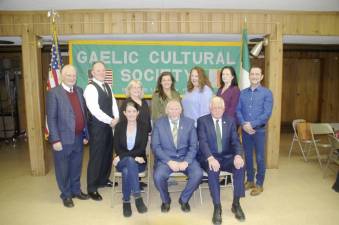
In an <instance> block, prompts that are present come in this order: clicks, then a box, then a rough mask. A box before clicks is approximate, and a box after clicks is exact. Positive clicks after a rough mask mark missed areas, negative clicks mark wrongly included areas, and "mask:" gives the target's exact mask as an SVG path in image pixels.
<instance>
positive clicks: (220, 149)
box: [215, 120, 222, 153]
mask: <svg viewBox="0 0 339 225" xmlns="http://www.w3.org/2000/svg"><path fill="white" fill-rule="evenodd" d="M215 133H216V135H217V145H218V153H221V152H222V143H221V132H220V126H219V120H216V121H215Z"/></svg>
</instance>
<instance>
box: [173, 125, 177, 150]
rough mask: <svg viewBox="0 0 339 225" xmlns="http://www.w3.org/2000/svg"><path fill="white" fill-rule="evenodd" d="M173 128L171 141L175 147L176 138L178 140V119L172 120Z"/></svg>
mask: <svg viewBox="0 0 339 225" xmlns="http://www.w3.org/2000/svg"><path fill="white" fill-rule="evenodd" d="M172 124H173V129H172V136H173V142H174V145H175V147H177V140H178V121H172Z"/></svg>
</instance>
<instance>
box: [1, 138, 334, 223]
mask: <svg viewBox="0 0 339 225" xmlns="http://www.w3.org/2000/svg"><path fill="white" fill-rule="evenodd" d="M291 138H292V135H291V134H290V133H285V134H282V136H281V140H282V142H281V146H280V160H279V169H270V170H267V174H266V180H265V185H264V188H265V190H264V192H263V194H262V195H259V196H256V197H252V196H250V195H249V193H248V192H247V193H246V197H245V198H244V199H242V200H241V204H242V207H243V209H244V212H245V214H246V221H245V222H244V223H242V224H253V225H254V224H257V225H266V224H267V225H268V224H269V225H280V224H281V225H287V224H288V225H303V224H305V225H337V224H339V222H338V221H339V193H336V192H334V191H333V190H332V189H331V186H332V184H333V183H334V179H335V173H333V172H329V173H328V176H327V177H325V178H324V177H323V171H322V170H321V169H320V167H319V164H318V163H317V161H316V160H315V159H314V160H310V162H307V163H305V162H303V160H302V158H301V155H300V153H299V152H298V150H297V149H295V151H294V152H293V154H292V157H291V159H288V157H287V155H288V149H289V145H290V141H291ZM48 159H49V161H50V162H51V158H50V154H48ZM87 162H88V149H86V150H85V156H84V165H83V176H82V187H83V190H86V176H85V175H86V168H87ZM49 165H50V170H49V173H48V174H47V175H46V176H42V177H32V176H31V175H30V168H29V154H28V150H27V144H26V143H25V142H24V141H19V143H18V145H17V147H16V148H12V146H11V145H7V144H5V143H0V178H1V179H0V190H1V191H0V225H113V224H114V225H119V224H131V225H132V224H133V225H155V224H159V225H166V224H174V225H207V224H212V223H211V217H212V211H213V207H212V203H211V198H210V196H209V193H208V190H207V189H205V190H204V193H203V197H204V205H203V206H201V205H200V202H199V198H196V200H195V199H194V198H192V200H191V201H190V204H191V209H192V210H191V212H190V213H183V212H181V210H180V207H179V204H178V203H177V199H178V194H177V193H173V194H172V202H173V203H172V205H171V210H170V212H169V213H167V214H162V213H161V212H160V208H159V206H160V204H161V202H160V197H159V193H158V191H157V190H156V189H155V188H154V186H152V189H151V201H150V206H149V212H148V213H146V214H143V215H140V214H138V213H137V211H136V209H135V207H134V205H133V207H132V210H133V216H132V217H131V218H127V219H126V218H124V217H123V216H122V204H121V200H120V199H119V198H120V197H117V198H116V199H115V206H114V208H111V207H110V203H111V202H110V193H111V192H110V189H109V188H104V189H100V190H99V192H100V193H101V194H102V195H103V198H104V200H103V201H101V202H95V201H92V200H87V201H80V200H75V207H74V208H72V209H68V208H65V207H64V206H63V205H62V202H61V200H60V199H59V191H58V189H57V185H56V181H55V175H54V168H53V164H52V163H50V164H49ZM152 183H153V182H152ZM197 197H198V196H197ZM231 201H232V192H231V189H223V190H222V206H223V224H230V225H231V224H240V222H238V221H237V220H236V219H235V218H234V217H233V214H232V213H231V211H230V206H231Z"/></svg>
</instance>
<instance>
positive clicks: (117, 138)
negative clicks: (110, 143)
mask: <svg viewBox="0 0 339 225" xmlns="http://www.w3.org/2000/svg"><path fill="white" fill-rule="evenodd" d="M126 131H127V120H121V121H120V122H119V123H118V124H117V125H116V126H115V129H114V151H115V153H116V154H117V155H118V156H119V157H120V160H121V159H122V158H124V157H126V156H130V157H133V158H135V157H137V156H139V157H143V158H144V159H145V161H146V154H145V149H146V145H147V140H148V125H147V124H146V123H145V122H143V121H138V122H137V133H136V136H135V143H134V147H133V149H132V150H128V149H127V137H126Z"/></svg>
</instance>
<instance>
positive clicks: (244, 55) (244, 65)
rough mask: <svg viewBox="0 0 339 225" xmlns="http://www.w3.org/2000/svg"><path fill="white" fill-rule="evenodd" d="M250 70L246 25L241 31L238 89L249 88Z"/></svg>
mask: <svg viewBox="0 0 339 225" xmlns="http://www.w3.org/2000/svg"><path fill="white" fill-rule="evenodd" d="M250 68H251V63H250V55H249V51H248V37H247V23H246V20H245V25H244V28H243V30H242V38H241V70H240V77H239V88H240V90H243V89H245V88H248V87H249V86H250V79H249V72H250Z"/></svg>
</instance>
